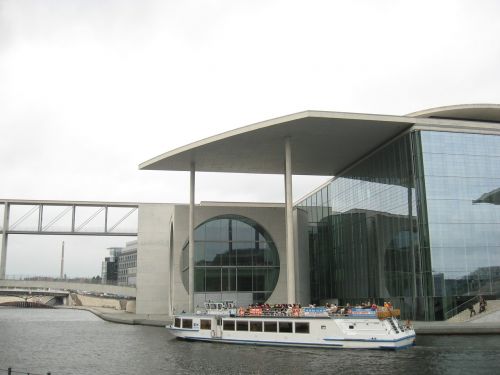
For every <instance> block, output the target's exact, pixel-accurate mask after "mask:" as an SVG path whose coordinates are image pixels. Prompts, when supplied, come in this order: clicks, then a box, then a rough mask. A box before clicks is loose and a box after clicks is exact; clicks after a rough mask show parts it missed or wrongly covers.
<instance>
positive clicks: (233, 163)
mask: <svg viewBox="0 0 500 375" xmlns="http://www.w3.org/2000/svg"><path fill="white" fill-rule="evenodd" d="M415 121H416V119H415V118H411V117H401V116H386V115H371V114H358V113H343V112H324V111H304V112H299V113H296V114H292V115H288V116H284V117H279V118H276V119H272V120H268V121H264V122H259V123H256V124H252V125H248V126H245V127H242V128H238V129H234V130H231V131H228V132H226V133H222V134H219V135H216V136H213V137H210V138H206V139H203V140H201V141H198V142H194V143H191V144H189V145H186V146H183V147H180V148H177V149H175V150H172V151H169V152H166V153H164V154H162V155H159V156H157V157H155V158H153V159H151V160H148V161H146V162H144V163H142V164H141V165H140V166H139V168H140V169H146V170H170V171H189V170H190V168H191V164H192V163H194V164H195V169H196V171H201V172H234V173H262V174H281V173H283V171H284V154H285V146H284V145H285V138H286V137H290V140H291V146H292V173H293V174H295V175H320V176H330V175H331V176H333V175H337V174H338V173H339V172H340V171H342V170H343V169H345V168H347V167H348V166H350V165H351V164H353V163H354V162H355V161H357V160H359V159H360V158H362V157H363V156H365V155H367V154H369V153H370V152H372V151H373V150H375V149H376V148H378V147H380V146H381V145H383V144H384V143H386V142H387V141H389V140H390V139H392V138H393V137H395V136H397V135H398V134H401V133H402V132H404V131H406V130H408V129H409V128H411V126H412V125H413V124H414V123H415Z"/></svg>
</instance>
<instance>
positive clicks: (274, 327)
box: [264, 322, 278, 332]
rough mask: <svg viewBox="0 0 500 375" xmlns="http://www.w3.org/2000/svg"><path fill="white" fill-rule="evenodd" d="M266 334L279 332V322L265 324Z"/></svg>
mask: <svg viewBox="0 0 500 375" xmlns="http://www.w3.org/2000/svg"><path fill="white" fill-rule="evenodd" d="M264 332H278V322H264Z"/></svg>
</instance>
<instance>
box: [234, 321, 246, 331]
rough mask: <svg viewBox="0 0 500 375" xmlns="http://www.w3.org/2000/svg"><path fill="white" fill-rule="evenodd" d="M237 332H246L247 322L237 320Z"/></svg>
mask: <svg viewBox="0 0 500 375" xmlns="http://www.w3.org/2000/svg"><path fill="white" fill-rule="evenodd" d="M236 330H237V331H248V320H238V321H237V322H236Z"/></svg>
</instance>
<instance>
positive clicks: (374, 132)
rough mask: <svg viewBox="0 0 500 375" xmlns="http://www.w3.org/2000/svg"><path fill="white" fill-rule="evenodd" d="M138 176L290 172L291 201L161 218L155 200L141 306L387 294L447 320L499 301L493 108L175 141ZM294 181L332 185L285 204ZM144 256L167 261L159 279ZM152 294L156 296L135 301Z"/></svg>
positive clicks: (260, 128) (499, 172)
mask: <svg viewBox="0 0 500 375" xmlns="http://www.w3.org/2000/svg"><path fill="white" fill-rule="evenodd" d="M141 169H157V170H184V171H190V172H191V176H192V178H191V191H192V193H193V192H194V173H195V171H205V172H243V173H284V174H285V192H286V199H285V201H286V202H285V204H277V205H275V207H266V206H265V205H259V204H254V205H251V204H248V205H241V204H240V205H238V204H231V203H227V204H218V205H215V206H212V207H209V205H207V206H205V207H204V206H203V205H194V203H193V201H194V199H192V203H191V204H190V205H189V206H187V205H166V206H165V207H163V208H161V210H164V212H163V214H162V215H156V214H154V212H153V211H154V210H155V209H156V208H154V207H153V206H150V207H149V208H148V209H150V210H151V211H150V212H148V210H143V211H142V212H143V214H142V216H141V212H140V214H139V215H140V216H139V218H140V220H139V260H138V263H139V264H138V265H139V271H140V272H139V274H138V280H137V281H138V309H139V310H141V308H143V307H144V311H146V310H148V309H153V310H155V309H156V310H155V311H159V310H163V311H166V310H168V311H169V312H175V311H176V310H179V309H181V310H186V309H188V308H189V307H190V306H193V307H195V306H198V305H200V304H201V303H202V302H203V301H205V300H216V299H233V300H237V301H238V302H239V303H242V304H247V303H257V302H268V303H280V302H287V301H288V302H291V301H292V302H300V303H303V304H305V303H324V302H325V301H331V300H338V301H339V303H340V304H345V303H347V302H349V303H351V304H353V303H358V302H364V301H367V300H370V301H376V302H378V303H383V302H384V301H387V300H390V301H391V302H392V303H393V304H394V305H395V306H397V307H399V308H401V310H402V313H403V317H404V318H410V319H419V320H443V319H446V318H448V317H450V315H451V314H453V311H455V310H454V309H455V308H456V307H457V306H459V305H461V304H463V303H464V302H467V301H469V300H471V299H472V298H474V297H475V296H479V295H483V296H487V297H488V298H496V297H498V296H499V294H500V278H499V272H498V269H499V268H500V106H499V105H460V106H450V107H443V108H438V109H431V110H426V111H421V112H418V113H414V114H410V115H406V116H385V115H370V114H352V113H339V112H317V111H306V112H302V113H298V114H295V115H290V116H285V117H282V118H278V119H273V120H268V121H265V122H263V123H258V124H253V125H250V126H247V127H244V128H239V129H235V130H233V131H230V132H227V133H224V134H222V135H218V136H215V137H212V138H209V139H205V140H202V141H199V142H196V143H194V144H191V145H188V146H185V147H181V148H180V149H177V150H173V151H171V152H168V153H166V154H163V155H160V156H158V157H157V158H154V159H152V160H150V161H147V162H145V163H143V164H141ZM292 174H310V175H324V176H328V175H330V176H332V178H331V180H329V181H328V182H327V183H326V184H324V185H323V186H320V187H318V188H317V189H315V190H314V191H313V192H311V193H310V194H308V195H307V196H306V197H304V198H302V199H300V200H299V201H297V202H295V203H294V204H293V205H291V204H290V196H291V190H292V184H291V178H290V177H291V175H292ZM193 195H194V193H193V194H192V196H193ZM249 210H250V211H251V212H252V214H248V211H249ZM191 214H193V218H194V220H192V221H190V220H189V218H190V215H191ZM159 217H164V219H161V220H158V218H159ZM153 218H155V219H156V221H155V222H154V223H153V220H152V219H153ZM167 218H168V219H167ZM141 223H142V224H141ZM141 227H142V229H143V230H142V231H141ZM152 228H157V230H156V231H154V230H153V229H152ZM160 232H161V233H160ZM155 236H156V237H155ZM152 237H155V238H156V242H154V241H150V239H151V238H152ZM189 238H192V239H193V242H194V245H193V246H192V248H190V244H189ZM162 241H163V242H162ZM148 253H149V256H150V255H152V254H155V256H158V258H156V259H160V258H162V259H163V262H164V264H163V266H164V267H163V271H160V270H159V269H158V270H157V269H156V267H159V264H153V263H152V262H151V261H149V260H147V258H148V257H149V256H148V255H147V254H148ZM143 264H144V269H143V270H144V271H145V272H144V274H143V273H142V271H143V270H142V269H141V267H142V265H143ZM148 270H149V271H148ZM165 270H167V271H166V272H165ZM191 270H192V271H191ZM153 271H154V272H153ZM156 271H157V272H156ZM161 272H164V275H163V276H161V277H159V276H158V275H159V274H160V273H161ZM190 272H192V274H190ZM190 275H192V276H193V285H190ZM155 278H156V280H157V281H159V280H160V279H161V280H162V281H161V282H156V283H155V282H154V280H155ZM148 286H149V287H153V286H154V287H155V288H156V287H157V289H156V291H157V292H158V293H163V296H164V299H163V300H162V302H159V301H156V302H154V301H152V299H151V298H150V299H149V300H148V299H147V296H146V294H147V293H145V294H143V297H141V296H140V294H141V293H140V290H141V289H142V288H144V289H143V290H145V289H146V288H147V287H148ZM190 288H192V289H190ZM191 290H192V293H190V291H191ZM162 291H163V292H162ZM141 298H143V300H141Z"/></svg>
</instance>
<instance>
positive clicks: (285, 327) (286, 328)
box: [279, 322, 293, 333]
mask: <svg viewBox="0 0 500 375" xmlns="http://www.w3.org/2000/svg"><path fill="white" fill-rule="evenodd" d="M279 327H280V333H282V332H285V333H292V332H293V323H292V322H279Z"/></svg>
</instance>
